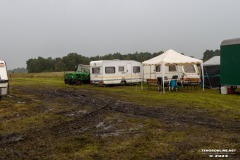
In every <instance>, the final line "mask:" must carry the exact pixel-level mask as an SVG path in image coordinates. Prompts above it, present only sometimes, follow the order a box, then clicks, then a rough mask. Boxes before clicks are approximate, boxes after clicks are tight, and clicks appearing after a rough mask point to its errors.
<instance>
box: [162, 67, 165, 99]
mask: <svg viewBox="0 0 240 160" xmlns="http://www.w3.org/2000/svg"><path fill="white" fill-rule="evenodd" d="M161 71H162V91H163V94H165V87H164V74H165V73H164V72H165V64H164V63H162V64H161Z"/></svg>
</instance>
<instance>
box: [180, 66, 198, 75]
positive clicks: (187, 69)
mask: <svg viewBox="0 0 240 160" xmlns="http://www.w3.org/2000/svg"><path fill="white" fill-rule="evenodd" d="M183 68H184V71H185V72H186V73H195V72H196V70H195V68H194V65H186V66H183Z"/></svg>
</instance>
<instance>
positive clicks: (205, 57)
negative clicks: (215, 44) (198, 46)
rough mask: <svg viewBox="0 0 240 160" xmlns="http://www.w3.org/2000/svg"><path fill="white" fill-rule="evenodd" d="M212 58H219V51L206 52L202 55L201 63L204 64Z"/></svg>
mask: <svg viewBox="0 0 240 160" xmlns="http://www.w3.org/2000/svg"><path fill="white" fill-rule="evenodd" d="M214 56H220V50H219V49H216V50H215V51H213V50H206V51H205V52H204V53H203V61H204V62H205V61H207V60H209V59H210V58H212V57H214Z"/></svg>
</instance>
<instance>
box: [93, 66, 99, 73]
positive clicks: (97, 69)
mask: <svg viewBox="0 0 240 160" xmlns="http://www.w3.org/2000/svg"><path fill="white" fill-rule="evenodd" d="M99 73H100V67H94V68H92V74H99Z"/></svg>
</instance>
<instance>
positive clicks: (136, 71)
mask: <svg viewBox="0 0 240 160" xmlns="http://www.w3.org/2000/svg"><path fill="white" fill-rule="evenodd" d="M141 78H142V65H141V63H140V62H137V61H134V60H99V61H91V62H90V81H91V83H92V84H103V85H105V84H106V85H108V84H130V83H138V82H141Z"/></svg>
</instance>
